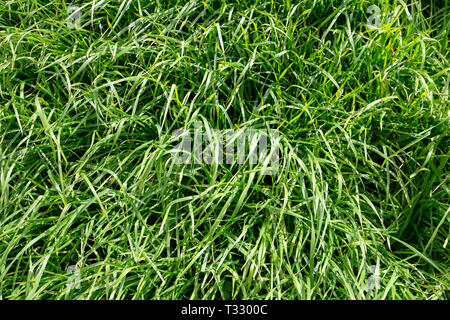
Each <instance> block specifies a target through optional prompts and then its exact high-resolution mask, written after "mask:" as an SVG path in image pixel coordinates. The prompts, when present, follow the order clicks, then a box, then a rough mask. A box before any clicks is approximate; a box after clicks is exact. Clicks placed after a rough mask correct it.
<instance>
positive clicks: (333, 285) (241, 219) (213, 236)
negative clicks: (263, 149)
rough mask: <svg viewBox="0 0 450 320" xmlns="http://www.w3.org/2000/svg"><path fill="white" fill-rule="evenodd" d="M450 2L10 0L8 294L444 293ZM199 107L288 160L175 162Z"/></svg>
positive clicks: (0, 137)
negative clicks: (73, 283)
mask: <svg viewBox="0 0 450 320" xmlns="http://www.w3.org/2000/svg"><path fill="white" fill-rule="evenodd" d="M70 5H77V6H79V7H80V8H81V11H80V12H81V18H80V25H79V27H74V28H71V27H69V25H68V23H67V17H68V14H67V8H68V7H69V6H70ZM373 5H376V6H377V8H378V9H379V12H380V13H381V14H380V15H377V16H376V17H373V16H371V14H370V13H368V8H369V7H370V6H373ZM449 9H450V3H449V2H448V1H447V0H445V1H413V2H406V1H401V0H398V1H375V0H374V1H366V0H358V1H349V0H347V1H346V0H343V1H342V0H339V1H337V0H336V1H335V0H323V1H321V0H301V1H281V0H280V1H278V0H273V1H262V0H252V1H231V0H230V1H229V0H222V1H219V0H216V1H213V0H211V1H209V0H207V1H195V0H191V1H187V0H185V1H182V0H168V1H158V0H157V1H143V0H122V1H117V0H109V1H79V2H77V1H73V2H70V3H69V2H67V1H64V0H63V1H48V0H45V1H44V0H5V1H2V2H1V3H0V56H1V59H0V101H1V103H0V297H2V298H3V299H448V298H449V295H448V292H449V291H448V290H449V287H450V286H449V284H450V282H449V280H450V279H449V277H450V274H449V262H450V261H449V258H450V255H449V246H450V244H448V241H449V236H450V214H449V212H450V209H449V193H450V191H449V180H448V177H449V166H450V164H449V163H448V160H449V135H448V125H449V111H450V110H449V101H448V90H449V80H450V72H449V71H450V65H449V60H448V59H449V51H448V28H449V19H448V17H449ZM368 21H369V22H370V21H375V22H376V23H377V25H375V27H374V26H372V27H371V26H370V25H368ZM195 121H200V122H202V123H203V124H204V125H205V126H207V127H210V128H213V129H219V130H226V129H233V128H241V129H248V128H264V127H270V128H273V129H277V130H278V131H279V133H280V138H281V139H280V143H281V150H280V153H281V156H280V167H279V170H278V171H277V174H276V175H273V176H264V175H262V174H261V170H262V169H263V168H262V166H261V165H260V164H258V165H254V166H250V165H241V166H240V165H237V164H234V165H224V164H214V163H213V164H211V165H208V164H205V163H203V164H197V165H191V164H186V165H177V164H175V163H174V161H173V158H172V157H171V156H170V150H171V148H172V147H173V140H172V139H171V134H172V132H173V131H174V130H176V129H179V128H187V129H189V128H191V127H192V125H193V123H194V122H195ZM75 265H76V266H77V267H76V268H74V267H73V266H75ZM69 267H70V268H69ZM68 268H69V270H71V271H74V270H75V271H74V272H73V273H67V272H66V271H67V270H68ZM374 270H376V271H374ZM75 275H77V277H79V281H78V285H77V288H71V287H70V286H68V283H70V282H69V280H71V279H72V278H73V277H74V276H75ZM371 283H372V284H375V285H373V286H372V287H371V286H370V284H371Z"/></svg>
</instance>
